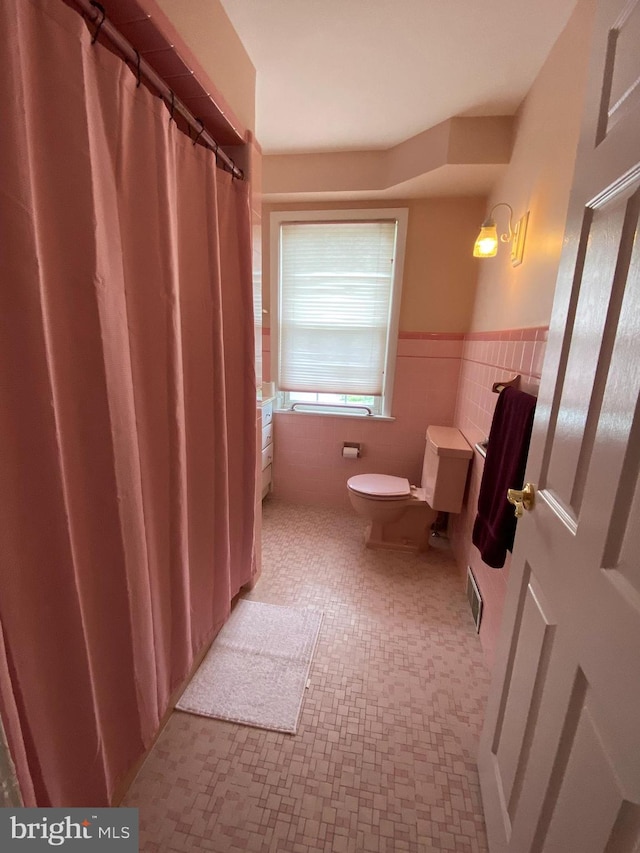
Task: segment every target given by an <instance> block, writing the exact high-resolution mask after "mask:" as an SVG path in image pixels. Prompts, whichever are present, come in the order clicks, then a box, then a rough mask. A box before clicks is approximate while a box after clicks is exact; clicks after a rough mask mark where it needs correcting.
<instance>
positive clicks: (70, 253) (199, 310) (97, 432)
mask: <svg viewBox="0 0 640 853" xmlns="http://www.w3.org/2000/svg"><path fill="white" fill-rule="evenodd" d="M0 29H2V32H3V33H4V34H5V37H4V38H3V39H2V45H1V46H0V87H1V91H2V102H3V120H2V124H1V127H0V239H1V245H0V276H1V277H0V376H1V377H2V379H1V383H0V482H1V484H2V486H1V497H0V502H1V504H2V512H1V514H0V551H1V555H2V559H1V561H0V638H1V639H2V643H0V711H1V712H2V719H3V722H4V726H5V729H6V733H7V739H8V741H9V744H10V747H11V751H12V756H13V759H14V762H15V764H16V769H17V773H18V777H19V780H20V785H21V790H22V795H23V798H24V801H25V805H36V804H37V805H40V806H49V805H53V806H81V805H94V806H101V805H107V804H108V803H109V801H110V797H111V795H112V793H113V791H114V789H115V788H116V786H117V785H118V783H119V782H120V781H121V780H122V779H123V777H124V775H125V774H126V772H127V771H128V770H129V769H130V768H131V766H132V765H133V764H134V762H135V761H136V760H137V759H138V758H139V757H140V756H141V755H142V754H143V752H144V750H145V749H146V748H147V747H148V746H149V744H150V743H151V741H152V739H153V737H154V736H155V734H156V733H157V730H158V725H159V722H160V720H161V718H162V716H163V714H164V713H165V711H166V710H167V707H168V701H169V697H170V695H171V693H172V691H174V690H175V689H176V688H177V687H178V686H179V685H180V684H181V683H182V682H183V681H184V679H185V678H186V676H187V675H188V673H189V672H190V670H191V668H192V666H193V662H194V659H195V657H196V655H197V654H198V653H199V652H200V651H201V650H202V648H203V647H204V646H205V645H206V644H207V643H208V642H210V641H211V639H212V638H213V637H214V636H215V634H216V633H217V631H218V630H219V628H220V627H221V625H222V624H223V622H224V620H225V619H226V617H227V616H228V614H229V609H230V602H231V599H232V597H233V596H234V595H235V594H236V593H237V592H238V591H239V589H240V588H241V587H242V586H243V585H244V584H246V583H247V582H249V581H250V580H251V571H252V564H253V559H252V557H253V530H254V512H255V510H254V506H255V476H254V470H255V467H254V466H255V452H256V450H255V438H254V435H255V374H254V341H253V334H254V333H253V314H252V291H251V270H250V263H251V253H250V228H249V199H248V187H247V185H246V184H244V183H242V182H239V181H237V180H234V179H232V178H231V176H230V175H228V174H226V173H223V172H221V171H220V170H218V169H216V165H215V158H214V156H213V154H212V153H211V152H209V151H207V150H205V149H203V148H202V147H200V146H198V145H194V144H193V143H192V142H191V140H190V139H189V138H188V137H187V136H185V135H184V134H183V133H181V132H180V131H179V130H178V129H177V127H176V126H175V124H174V123H173V122H171V121H170V120H169V116H168V112H167V111H166V109H165V108H164V105H163V104H162V102H161V101H160V99H158V98H157V97H154V96H153V95H152V94H151V93H150V92H149V91H148V90H147V89H146V88H145V87H144V86H140V87H136V79H135V76H134V75H132V73H131V72H130V70H129V69H128V68H127V67H126V65H125V64H124V63H123V62H122V61H121V60H120V59H119V58H118V57H117V56H115V55H114V54H112V53H111V52H109V51H108V50H106V49H105V48H104V47H102V46H100V45H99V44H97V45H91V37H90V33H89V32H88V30H87V28H86V26H85V24H84V22H83V20H82V18H81V17H80V15H78V14H77V13H76V12H75V11H73V10H72V9H70V8H68V7H67V6H66V5H65V4H64V3H63V2H61V0H3V3H2V4H0Z"/></svg>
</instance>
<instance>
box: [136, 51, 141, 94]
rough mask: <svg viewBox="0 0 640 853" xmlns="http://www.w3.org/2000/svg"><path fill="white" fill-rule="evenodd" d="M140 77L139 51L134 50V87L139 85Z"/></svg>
mask: <svg viewBox="0 0 640 853" xmlns="http://www.w3.org/2000/svg"><path fill="white" fill-rule="evenodd" d="M141 80H142V78H141V76H140V53H139V51H137V50H136V89H138V88H139V87H140V82H141Z"/></svg>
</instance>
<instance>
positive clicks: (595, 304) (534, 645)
mask: <svg viewBox="0 0 640 853" xmlns="http://www.w3.org/2000/svg"><path fill="white" fill-rule="evenodd" d="M598 6H599V10H598V17H597V22H596V26H595V31H594V41H593V46H592V49H591V66H590V69H591V70H590V77H589V89H588V95H587V101H586V104H585V114H584V120H583V127H582V134H581V142H580V147H579V151H578V157H577V162H576V171H575V175H574V180H573V190H572V196H571V202H570V208H569V215H568V221H567V231H566V234H565V244H564V250H563V255H562V260H561V264H560V271H559V277H558V287H557V292H556V299H555V303H554V310H553V317H552V321H551V329H550V334H549V343H548V348H547V358H546V362H545V367H544V371H543V376H542V383H541V388H540V396H539V400H538V406H537V410H536V419H535V424H534V431H533V437H532V444H531V451H530V455H529V464H528V467H527V476H526V479H527V480H528V481H530V482H531V483H532V484H534V486H535V501H534V506H533V508H532V509H531V510H530V511H529V512H526V513H525V514H524V516H523V518H521V519H520V521H519V522H518V525H519V529H518V534H517V537H516V543H515V548H514V554H513V563H512V569H511V576H510V580H509V591H508V595H507V602H506V606H505V619H504V624H503V628H502V634H501V638H500V647H499V654H498V660H497V663H496V670H495V674H494V681H493V684H492V688H491V692H490V698H489V703H488V708H487V716H486V721H485V728H484V731H483V735H482V740H481V745H480V753H479V761H478V766H479V769H480V777H481V788H482V796H483V803H484V807H485V816H486V821H487V830H488V834H489V842H490V849H491V851H492V853H552V852H553V853H637V851H639V850H640V487H639V477H638V474H639V470H640V404H639V393H638V392H639V390H640V232H639V229H638V219H639V213H640V0H632V2H628V0H626V2H623V0H600V2H599V3H598Z"/></svg>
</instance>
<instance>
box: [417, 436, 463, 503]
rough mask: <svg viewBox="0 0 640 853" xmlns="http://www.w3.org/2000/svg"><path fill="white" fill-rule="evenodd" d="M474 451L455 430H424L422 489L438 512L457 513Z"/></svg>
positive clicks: (428, 501)
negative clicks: (425, 444)
mask: <svg viewBox="0 0 640 853" xmlns="http://www.w3.org/2000/svg"><path fill="white" fill-rule="evenodd" d="M472 456H473V450H472V449H471V448H470V447H469V445H468V444H467V442H466V441H465V439H464V437H463V435H462V433H461V432H460V430H458V429H456V428H455V427H443V426H430V427H427V447H426V449H425V453H424V464H423V466H422V484H421V485H422V488H423V489H424V491H425V496H426V499H427V503H428V504H429V506H430V507H431V508H432V509H435V510H437V511H438V512H460V510H461V509H462V498H463V497H464V487H465V485H466V482H467V471H468V470H469V461H470V459H471V457H472Z"/></svg>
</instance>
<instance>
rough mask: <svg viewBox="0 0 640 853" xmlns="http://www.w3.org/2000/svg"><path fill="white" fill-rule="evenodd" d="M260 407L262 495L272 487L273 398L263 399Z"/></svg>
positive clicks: (265, 494) (264, 495) (266, 493)
mask: <svg viewBox="0 0 640 853" xmlns="http://www.w3.org/2000/svg"><path fill="white" fill-rule="evenodd" d="M261 409H262V497H263V498H265V497H266V496H267V495H268V494H269V492H270V491H271V489H272V467H273V466H272V463H273V398H272V397H271V398H269V399H267V400H263V401H262V403H261Z"/></svg>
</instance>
